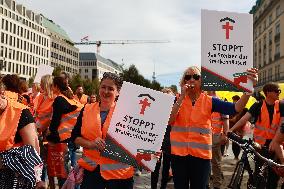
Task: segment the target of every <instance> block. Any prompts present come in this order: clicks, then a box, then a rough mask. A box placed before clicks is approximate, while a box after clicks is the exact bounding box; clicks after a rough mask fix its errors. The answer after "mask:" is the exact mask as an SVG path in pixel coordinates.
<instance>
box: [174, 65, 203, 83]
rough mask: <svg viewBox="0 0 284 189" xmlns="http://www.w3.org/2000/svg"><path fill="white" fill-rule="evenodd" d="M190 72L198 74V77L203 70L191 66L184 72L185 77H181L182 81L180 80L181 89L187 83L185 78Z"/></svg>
mask: <svg viewBox="0 0 284 189" xmlns="http://www.w3.org/2000/svg"><path fill="white" fill-rule="evenodd" d="M188 71H192V72H193V73H196V74H198V75H201V70H200V68H199V67H197V66H190V67H188V68H187V69H186V70H185V71H184V72H183V75H182V77H181V79H180V82H179V85H180V87H182V86H183V85H184V84H185V82H184V77H185V75H186V74H187V72H188Z"/></svg>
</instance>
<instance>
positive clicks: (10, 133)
mask: <svg viewBox="0 0 284 189" xmlns="http://www.w3.org/2000/svg"><path fill="white" fill-rule="evenodd" d="M26 108H27V107H26V106H25V105H23V104H21V103H18V102H16V101H11V100H8V105H7V107H6V109H5V111H4V112H3V113H2V114H1V115H0V136H1V137H0V152H2V151H5V150H9V149H11V148H12V147H14V146H15V135H16V132H17V128H18V123H19V120H20V117H21V114H22V111H23V109H26Z"/></svg>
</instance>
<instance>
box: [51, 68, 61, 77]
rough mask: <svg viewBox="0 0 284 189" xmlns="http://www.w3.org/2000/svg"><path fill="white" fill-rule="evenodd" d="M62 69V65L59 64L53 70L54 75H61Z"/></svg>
mask: <svg viewBox="0 0 284 189" xmlns="http://www.w3.org/2000/svg"><path fill="white" fill-rule="evenodd" d="M61 71H62V69H61V67H60V66H57V67H55V68H54V70H53V72H52V75H53V76H54V77H56V76H60V73H61Z"/></svg>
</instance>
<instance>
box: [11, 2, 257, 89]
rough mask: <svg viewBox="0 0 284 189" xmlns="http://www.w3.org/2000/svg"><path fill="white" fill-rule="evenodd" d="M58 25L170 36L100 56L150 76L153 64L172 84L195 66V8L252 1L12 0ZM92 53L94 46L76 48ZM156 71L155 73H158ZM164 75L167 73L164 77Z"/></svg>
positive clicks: (121, 35) (84, 31)
mask: <svg viewBox="0 0 284 189" xmlns="http://www.w3.org/2000/svg"><path fill="white" fill-rule="evenodd" d="M16 1H17V2H18V3H22V4H24V5H25V6H26V7H27V8H29V9H32V10H34V11H35V12H38V13H42V14H43V15H45V16H46V17H48V18H50V19H52V20H53V21H54V22H55V23H57V24H58V25H60V26H61V27H62V28H63V29H65V30H66V32H67V33H68V34H69V36H70V37H71V39H72V40H74V41H80V39H81V38H82V37H84V36H86V35H89V36H90V40H120V39H130V40H131V39H137V40H144V39H145V40H148V39H150V40H170V41H171V43H167V44H138V45H102V47H101V55H102V56H104V57H106V58H110V59H112V60H114V61H116V62H117V63H122V59H123V62H124V63H125V65H130V64H135V65H136V66H137V67H138V69H139V70H140V72H141V73H142V74H143V75H144V76H146V77H147V78H151V75H152V73H153V69H154V63H155V65H156V73H157V75H158V78H157V79H158V80H159V79H160V81H161V82H162V84H165V85H169V84H177V83H178V80H179V79H178V77H177V76H176V75H177V73H180V72H182V71H183V70H184V69H185V68H186V67H188V66H190V65H200V59H201V58H200V43H201V42H200V28H201V23H200V10H201V9H211V10H223V11H233V12H249V10H250V9H251V7H252V6H253V4H254V3H255V1H254V0H253V1H252V0H239V1H238V2H236V1H235V0H199V1H197V0H175V1H173V0H120V1H117V0H106V1H99V0H80V1H78V0H34V1H26V0H16ZM79 48H80V50H81V51H88V52H90V51H91V52H95V51H96V47H95V46H88V47H83V46H81V47H79ZM159 76H160V78H159ZM166 77H170V78H169V79H167V78H166Z"/></svg>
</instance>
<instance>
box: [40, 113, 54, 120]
mask: <svg viewBox="0 0 284 189" xmlns="http://www.w3.org/2000/svg"><path fill="white" fill-rule="evenodd" d="M51 115H52V113H43V114H40V115H36V116H37V118H38V119H46V118H51Z"/></svg>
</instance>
